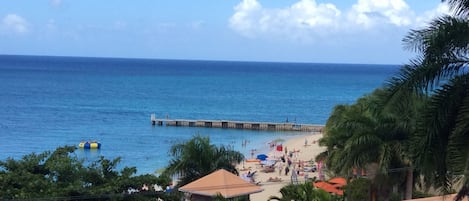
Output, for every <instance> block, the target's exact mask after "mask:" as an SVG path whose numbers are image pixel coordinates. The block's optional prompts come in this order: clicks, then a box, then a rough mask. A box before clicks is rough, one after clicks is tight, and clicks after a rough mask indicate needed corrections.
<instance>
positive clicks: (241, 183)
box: [179, 169, 264, 201]
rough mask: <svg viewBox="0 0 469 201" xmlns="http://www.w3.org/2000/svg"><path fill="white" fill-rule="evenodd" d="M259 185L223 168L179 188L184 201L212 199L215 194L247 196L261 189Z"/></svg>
mask: <svg viewBox="0 0 469 201" xmlns="http://www.w3.org/2000/svg"><path fill="white" fill-rule="evenodd" d="M263 190H264V189H262V188H261V187H260V186H257V185H255V184H252V183H250V182H247V181H245V180H244V179H242V178H241V177H239V176H236V175H234V174H232V173H230V172H228V171H226V170H224V169H220V170H217V171H215V172H212V173H210V174H209V175H207V176H205V177H202V178H200V179H198V180H195V181H193V182H191V183H189V184H187V185H184V186H182V187H181V188H179V191H181V192H184V197H185V200H186V201H212V200H213V197H214V196H216V195H221V196H223V197H224V198H236V197H247V198H248V199H249V195H250V194H253V193H258V192H261V191H263Z"/></svg>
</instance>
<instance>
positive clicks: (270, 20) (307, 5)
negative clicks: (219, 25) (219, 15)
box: [230, 0, 341, 40]
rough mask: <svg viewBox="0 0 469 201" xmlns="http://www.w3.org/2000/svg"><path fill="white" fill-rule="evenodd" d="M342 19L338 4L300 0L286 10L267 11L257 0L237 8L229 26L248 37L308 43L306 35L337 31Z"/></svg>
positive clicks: (246, 1)
mask: <svg viewBox="0 0 469 201" xmlns="http://www.w3.org/2000/svg"><path fill="white" fill-rule="evenodd" d="M340 16H341V12H340V11H339V10H338V9H337V8H336V7H335V5H333V4H317V3H316V2H315V1H314V0H301V1H299V2H297V3H295V4H293V5H291V6H289V7H287V8H284V9H268V8H264V7H262V5H261V4H260V3H259V2H258V1H256V0H244V1H242V2H241V3H240V4H238V5H237V6H236V7H235V14H234V15H233V16H232V17H231V18H230V27H231V28H232V29H234V30H236V31H238V32H239V33H241V34H242V35H244V36H248V37H256V36H258V35H271V36H274V37H275V36H277V37H287V38H294V39H299V40H309V39H310V36H308V35H307V34H305V32H309V31H310V30H311V29H315V30H316V31H317V33H321V32H327V30H330V29H335V28H336V27H338V23H337V22H338V21H339V18H340Z"/></svg>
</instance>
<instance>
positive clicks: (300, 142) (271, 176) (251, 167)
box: [238, 133, 325, 201]
mask: <svg viewBox="0 0 469 201" xmlns="http://www.w3.org/2000/svg"><path fill="white" fill-rule="evenodd" d="M322 136H323V134H322V133H311V134H305V135H300V136H296V137H293V138H290V139H288V140H286V141H284V142H277V143H276V144H275V145H274V146H273V149H271V150H270V152H269V153H268V154H267V155H268V158H267V160H277V162H276V164H275V165H274V167H275V168H274V169H273V170H271V169H269V168H268V166H269V165H262V164H261V163H259V162H246V163H244V164H240V165H238V170H239V172H240V174H241V175H247V174H249V173H251V174H252V173H253V172H255V173H254V176H253V177H254V179H253V182H255V183H257V184H258V185H260V186H261V187H262V188H263V189H264V190H263V191H262V192H260V193H255V194H252V195H251V200H252V201H266V200H268V198H269V197H270V196H279V197H280V196H281V194H280V193H279V192H280V189H281V188H282V187H283V186H286V185H288V184H290V183H292V181H293V182H296V181H295V179H293V180H292V173H293V172H294V171H298V170H299V175H297V182H298V183H303V182H304V181H305V180H307V179H309V178H313V177H318V176H319V175H318V172H317V171H315V172H312V171H308V170H309V169H311V168H313V166H312V164H315V163H312V162H310V161H314V159H315V157H316V155H318V154H319V153H321V152H322V151H324V150H325V148H324V147H319V145H318V140H319V139H320V138H321V137H322ZM278 146H281V151H279V149H278V148H277V147H278ZM285 149H287V151H286V152H285ZM285 153H286V154H285ZM282 156H285V157H284V158H285V163H284V162H282V160H281V157H282ZM290 156H291V158H290V160H291V162H292V164H291V165H290V167H289V169H290V171H289V173H288V174H287V175H285V167H286V166H288V158H289V157H290ZM248 160H252V159H248ZM243 165H244V167H243ZM279 168H281V169H282V170H281V172H280V173H279ZM305 170H307V171H306V172H305ZM270 171H272V172H270ZM293 174H294V173H293Z"/></svg>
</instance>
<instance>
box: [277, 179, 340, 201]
mask: <svg viewBox="0 0 469 201" xmlns="http://www.w3.org/2000/svg"><path fill="white" fill-rule="evenodd" d="M280 194H282V197H277V196H270V197H269V201H270V200H279V201H292V200H294V201H334V200H340V198H339V197H336V196H333V195H331V194H329V193H328V192H326V191H324V190H322V189H316V188H314V187H313V185H312V184H311V183H304V184H289V185H287V186H284V187H283V188H282V189H280Z"/></svg>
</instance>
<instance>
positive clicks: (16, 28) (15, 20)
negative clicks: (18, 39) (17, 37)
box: [2, 14, 29, 34]
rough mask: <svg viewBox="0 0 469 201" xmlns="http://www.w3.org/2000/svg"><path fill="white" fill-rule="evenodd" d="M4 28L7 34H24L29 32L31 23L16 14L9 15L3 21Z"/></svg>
mask: <svg viewBox="0 0 469 201" xmlns="http://www.w3.org/2000/svg"><path fill="white" fill-rule="evenodd" d="M2 28H3V29H4V30H6V31H7V32H13V33H19V34H24V33H27V32H28V31H29V23H28V21H26V20H25V19H24V18H23V17H21V16H19V15H16V14H8V15H6V16H5V17H3V19H2Z"/></svg>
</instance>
